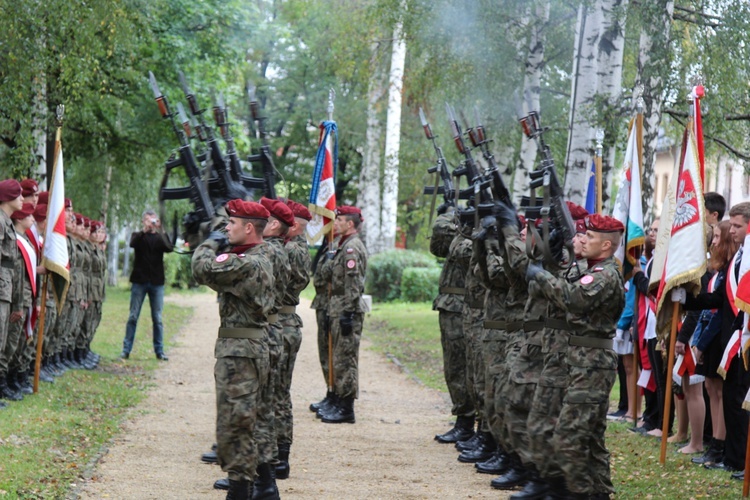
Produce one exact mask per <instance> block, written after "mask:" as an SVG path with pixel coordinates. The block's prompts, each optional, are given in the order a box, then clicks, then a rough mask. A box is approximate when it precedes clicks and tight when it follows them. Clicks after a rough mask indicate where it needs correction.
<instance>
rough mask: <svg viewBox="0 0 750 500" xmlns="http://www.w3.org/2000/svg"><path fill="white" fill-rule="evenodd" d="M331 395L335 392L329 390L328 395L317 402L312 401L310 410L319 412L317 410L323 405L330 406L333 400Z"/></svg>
mask: <svg viewBox="0 0 750 500" xmlns="http://www.w3.org/2000/svg"><path fill="white" fill-rule="evenodd" d="M331 396H333V393H332V392H331V391H328V392H326V397H324V398H323V399H321V400H320V401H318V402H317V403H310V411H311V412H313V413H317V411H318V410H320V409H321V408H322V407H324V406H328V405H329V404H330V402H331Z"/></svg>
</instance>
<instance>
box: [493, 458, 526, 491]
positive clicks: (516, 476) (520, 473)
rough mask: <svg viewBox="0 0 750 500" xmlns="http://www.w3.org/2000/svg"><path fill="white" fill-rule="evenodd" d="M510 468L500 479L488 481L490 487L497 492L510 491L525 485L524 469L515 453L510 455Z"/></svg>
mask: <svg viewBox="0 0 750 500" xmlns="http://www.w3.org/2000/svg"><path fill="white" fill-rule="evenodd" d="M510 457H511V466H510V468H509V469H508V470H507V471H506V472H505V473H504V474H503V475H502V476H500V477H496V478H495V479H493V480H492V481H490V486H492V487H493V488H495V489H498V490H512V489H514V488H515V487H516V486H521V485H522V484H525V483H526V477H527V475H526V469H524V468H523V465H521V459H520V458H519V457H518V455H516V454H515V453H513V454H511V456H510Z"/></svg>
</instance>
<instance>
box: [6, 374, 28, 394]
mask: <svg viewBox="0 0 750 500" xmlns="http://www.w3.org/2000/svg"><path fill="white" fill-rule="evenodd" d="M18 375H19V374H18V370H15V369H14V370H9V371H8V376H7V377H6V379H5V380H7V381H8V387H10V390H11V391H13V392H20V393H21V394H24V392H23V391H21V384H20V383H19V382H18Z"/></svg>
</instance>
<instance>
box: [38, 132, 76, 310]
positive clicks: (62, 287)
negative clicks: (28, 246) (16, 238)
mask: <svg viewBox="0 0 750 500" xmlns="http://www.w3.org/2000/svg"><path fill="white" fill-rule="evenodd" d="M66 215H67V214H66V212H65V176H64V174H63V152H62V141H61V140H60V129H58V130H57V138H56V140H55V164H54V167H53V168H52V181H51V183H50V190H49V203H48V204H47V229H46V231H45V233H44V246H43V247H42V265H43V266H44V267H45V268H46V269H47V272H48V273H49V280H50V284H51V285H52V291H53V293H54V297H55V304H56V305H57V312H58V313H60V312H62V307H63V304H64V303H65V296H66V295H67V293H68V287H69V286H70V262H69V259H68V257H69V256H68V239H67V232H66V230H65V217H66ZM42 300H44V297H42Z"/></svg>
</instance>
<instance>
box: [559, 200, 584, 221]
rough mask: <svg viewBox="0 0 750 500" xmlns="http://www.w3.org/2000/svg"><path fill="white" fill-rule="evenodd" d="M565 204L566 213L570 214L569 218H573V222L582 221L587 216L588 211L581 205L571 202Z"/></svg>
mask: <svg viewBox="0 0 750 500" xmlns="http://www.w3.org/2000/svg"><path fill="white" fill-rule="evenodd" d="M565 204H566V205H568V211H569V212H570V216H571V217H573V220H582V219H583V218H584V217H586V216H587V215H588V214H589V212H588V210H586V209H585V208H583V207H582V206H581V205H576V204H575V203H573V202H572V201H566V202H565Z"/></svg>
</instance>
